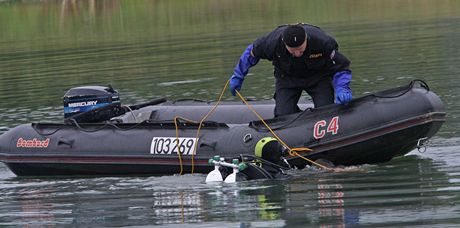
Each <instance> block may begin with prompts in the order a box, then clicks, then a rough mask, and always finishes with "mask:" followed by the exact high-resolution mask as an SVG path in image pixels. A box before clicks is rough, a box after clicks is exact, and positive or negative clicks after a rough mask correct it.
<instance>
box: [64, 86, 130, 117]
mask: <svg viewBox="0 0 460 228" xmlns="http://www.w3.org/2000/svg"><path fill="white" fill-rule="evenodd" d="M120 110H121V103H120V97H119V95H118V92H117V91H116V90H114V89H113V88H112V86H110V85H109V86H82V87H76V88H72V89H70V90H69V91H67V92H66V93H65V95H64V122H67V123H68V122H73V121H76V122H78V123H95V122H101V121H104V120H109V119H110V118H112V117H114V116H117V115H119V114H120Z"/></svg>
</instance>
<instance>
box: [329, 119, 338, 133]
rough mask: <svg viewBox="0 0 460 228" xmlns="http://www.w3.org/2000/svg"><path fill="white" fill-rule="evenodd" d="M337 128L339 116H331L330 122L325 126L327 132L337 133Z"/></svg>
mask: <svg viewBox="0 0 460 228" xmlns="http://www.w3.org/2000/svg"><path fill="white" fill-rule="evenodd" d="M338 130H339V117H338V116H336V117H334V118H332V120H331V122H330V123H329V125H328V126H327V132H331V133H332V134H333V135H335V134H337V131H338Z"/></svg>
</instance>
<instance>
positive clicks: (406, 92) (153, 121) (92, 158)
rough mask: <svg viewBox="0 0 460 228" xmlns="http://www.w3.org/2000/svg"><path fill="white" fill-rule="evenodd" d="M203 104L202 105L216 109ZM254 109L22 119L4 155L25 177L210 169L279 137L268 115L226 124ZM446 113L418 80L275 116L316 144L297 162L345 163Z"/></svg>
mask: <svg viewBox="0 0 460 228" xmlns="http://www.w3.org/2000/svg"><path fill="white" fill-rule="evenodd" d="M200 105H201V106H203V105H202V104H199V105H197V106H200ZM194 107H195V106H194ZM204 107H207V108H204V109H200V110H202V111H201V112H203V113H205V112H207V110H209V109H210V108H211V106H210V105H207V106H206V105H205V106H204ZM227 107H228V106H227ZM245 109H246V107H245V106H244V105H240V106H234V105H233V106H232V107H231V108H227V109H226V108H225V104H224V105H223V106H222V108H221V109H220V110H221V111H218V112H216V113H214V114H213V117H212V118H210V119H209V120H211V121H219V122H205V123H204V124H203V125H202V126H201V127H200V129H199V128H198V125H197V124H192V123H187V122H185V121H182V122H179V123H177V126H176V125H175V124H174V122H173V121H171V119H172V117H171V116H172V115H174V116H175V115H187V114H188V115H189V116H188V117H190V116H193V115H201V113H198V114H197V112H196V111H194V112H193V113H192V114H190V106H189V108H187V106H182V105H177V104H175V105H172V106H167V105H164V106H161V107H160V106H158V107H148V108H146V109H143V110H139V112H147V113H150V115H149V116H150V117H149V120H148V121H142V122H140V123H134V122H132V123H129V122H130V121H127V119H129V118H130V117H129V116H135V115H137V114H139V113H137V114H135V115H134V114H130V113H128V114H126V115H125V116H123V117H121V118H120V119H121V120H122V122H123V123H109V124H108V123H93V124H43V123H32V124H23V125H20V126H18V127H16V128H14V129H11V130H10V131H8V132H6V133H4V134H3V135H1V136H0V160H1V161H2V162H4V163H5V164H6V165H7V166H8V167H9V168H10V169H11V170H12V171H13V172H14V173H15V174H16V175H18V176H49V175H168V174H177V173H192V172H194V173H207V172H209V171H211V170H212V169H213V167H212V166H210V165H208V159H209V158H211V157H213V156H214V155H220V156H223V157H225V158H228V159H231V158H238V157H240V156H242V155H253V154H254V148H255V145H256V144H257V142H259V140H261V139H263V138H265V137H272V136H273V135H272V133H270V131H268V130H267V129H266V127H265V126H264V125H263V124H262V123H261V122H260V121H251V122H249V123H238V121H234V122H232V121H229V122H231V124H227V123H222V122H224V121H223V120H225V118H226V116H228V119H230V117H231V116H233V117H234V116H235V113H238V111H239V110H245ZM146 110H148V111H146ZM172 110H173V111H172ZM203 110H204V111H203ZM264 110H265V109H264ZM271 110H272V109H266V110H265V111H264V112H265V113H264V115H265V116H270V115H271V114H270V112H271ZM219 112H220V113H219ZM144 114H145V113H144ZM445 115H446V114H445V110H444V106H443V103H442V101H441V100H440V99H439V97H438V96H437V95H436V94H435V93H433V92H431V91H429V90H428V89H427V88H426V87H424V86H414V85H413V83H412V84H411V85H409V86H403V87H398V88H394V89H390V90H386V91H382V92H379V93H375V94H371V95H367V96H364V97H361V98H358V99H355V100H353V101H352V102H350V103H349V104H348V105H330V106H326V107H321V108H318V109H306V110H305V111H303V112H302V113H297V114H292V115H288V116H283V117H279V118H273V119H267V121H266V122H267V123H268V124H269V126H270V127H271V128H272V129H273V130H274V132H275V133H276V135H277V136H278V137H279V138H280V139H281V140H283V142H285V143H286V144H287V145H288V146H289V147H291V148H311V149H312V150H313V151H311V152H298V153H299V154H301V155H302V157H299V156H294V155H292V156H290V155H287V160H288V162H289V163H290V164H291V166H296V167H298V168H303V167H305V165H308V164H310V162H309V161H312V160H313V161H314V160H317V159H327V160H329V161H331V162H333V163H334V164H335V165H346V166H349V165H360V164H372V163H381V162H386V161H388V160H391V159H392V158H394V157H396V156H401V155H404V154H406V153H408V152H410V151H411V150H413V149H414V148H416V147H417V146H418V145H419V146H420V144H421V142H424V141H425V140H426V139H428V138H430V137H432V136H433V135H434V134H435V133H436V132H437V131H438V130H439V129H440V128H441V126H442V124H443V123H444V121H445ZM138 116H139V115H138ZM152 116H153V117H155V116H156V117H155V118H152ZM201 116H202V115H201ZM160 117H161V118H160ZM198 129H199V130H200V131H199V132H198ZM177 139H178V140H179V146H177V144H176V143H175V142H176V140H177ZM173 147H175V148H173ZM195 147H196V150H195Z"/></svg>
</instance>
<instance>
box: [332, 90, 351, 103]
mask: <svg viewBox="0 0 460 228" xmlns="http://www.w3.org/2000/svg"><path fill="white" fill-rule="evenodd" d="M351 99H353V96H352V95H351V91H349V90H345V89H340V90H337V91H335V103H337V104H346V103H348V102H349V101H351Z"/></svg>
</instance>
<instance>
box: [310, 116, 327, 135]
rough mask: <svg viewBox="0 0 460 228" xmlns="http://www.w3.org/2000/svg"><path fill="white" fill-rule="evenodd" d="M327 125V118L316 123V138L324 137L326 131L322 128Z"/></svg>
mask: <svg viewBox="0 0 460 228" xmlns="http://www.w3.org/2000/svg"><path fill="white" fill-rule="evenodd" d="M325 126H326V121H325V120H320V121H318V122H316V123H315V126H314V127H313V137H315V139H320V138H322V137H324V135H325V134H326V131H325V130H324V129H321V128H324V127H325Z"/></svg>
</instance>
